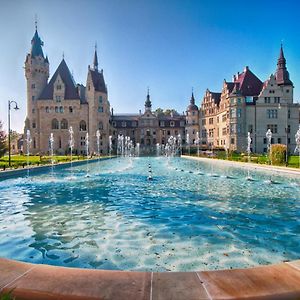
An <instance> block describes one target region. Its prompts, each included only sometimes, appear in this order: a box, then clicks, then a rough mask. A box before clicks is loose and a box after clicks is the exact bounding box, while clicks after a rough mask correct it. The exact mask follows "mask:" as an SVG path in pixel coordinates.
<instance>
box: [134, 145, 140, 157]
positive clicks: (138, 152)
mask: <svg viewBox="0 0 300 300" xmlns="http://www.w3.org/2000/svg"><path fill="white" fill-rule="evenodd" d="M135 155H136V156H137V157H139V156H140V143H136V146H135Z"/></svg>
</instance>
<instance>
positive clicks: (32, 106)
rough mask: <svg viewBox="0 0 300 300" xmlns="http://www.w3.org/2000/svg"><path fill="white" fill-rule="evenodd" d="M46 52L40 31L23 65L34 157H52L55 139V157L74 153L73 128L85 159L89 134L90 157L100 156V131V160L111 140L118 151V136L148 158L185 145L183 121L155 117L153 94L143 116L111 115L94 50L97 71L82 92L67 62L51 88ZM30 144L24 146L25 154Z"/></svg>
mask: <svg viewBox="0 0 300 300" xmlns="http://www.w3.org/2000/svg"><path fill="white" fill-rule="evenodd" d="M42 46H43V42H42V41H41V39H40V37H39V35H38V32H37V30H36V31H35V34H34V36H33V38H32V40H31V51H30V53H28V54H27V56H26V61H25V77H26V81H27V118H26V121H25V128H24V136H25V139H26V136H27V134H26V132H27V130H30V134H31V144H30V153H34V154H37V153H38V154H46V153H49V150H50V149H49V145H50V144H49V138H50V135H51V133H52V134H53V138H54V143H53V148H54V153H57V154H67V153H70V145H69V140H70V133H69V129H70V127H71V126H72V129H73V132H74V142H75V144H74V147H73V149H74V153H76V154H86V137H87V133H88V136H89V153H97V150H98V149H97V138H96V132H97V131H98V130H99V133H100V149H99V150H100V153H101V154H106V153H108V152H109V137H110V136H111V140H112V143H113V151H116V146H117V138H118V135H123V136H128V137H130V138H131V140H132V141H133V144H134V145H136V144H137V143H139V144H140V148H141V151H144V152H145V153H151V152H153V151H154V150H155V148H156V144H157V143H159V144H161V145H165V144H166V143H167V141H168V139H169V138H170V136H176V137H177V138H178V137H179V136H180V139H181V143H184V142H185V119H186V117H185V115H179V114H177V113H174V114H172V113H171V114H170V115H165V114H156V113H154V112H153V111H152V110H151V108H152V104H151V101H150V95H149V92H148V95H147V99H146V102H145V111H144V113H139V114H133V115H127V114H122V115H114V114H113V110H111V111H110V103H109V101H108V97H107V88H106V84H105V81H104V76H103V70H98V58H97V51H96V49H95V53H94V61H93V66H92V67H90V66H89V67H88V70H87V80H86V85H85V86H83V85H80V84H76V83H75V80H74V78H73V76H72V74H71V72H70V70H69V68H68V66H67V64H66V62H65V60H64V59H62V61H61V63H60V64H59V66H58V68H57V69H56V71H55V72H54V74H53V76H52V78H51V79H50V81H49V82H48V78H49V60H48V57H45V56H44V53H43V50H42ZM194 119H195V120H196V119H197V118H196V116H195V118H194ZM26 144H27V143H26V140H25V143H24V147H25V149H24V150H25V151H27V149H26Z"/></svg>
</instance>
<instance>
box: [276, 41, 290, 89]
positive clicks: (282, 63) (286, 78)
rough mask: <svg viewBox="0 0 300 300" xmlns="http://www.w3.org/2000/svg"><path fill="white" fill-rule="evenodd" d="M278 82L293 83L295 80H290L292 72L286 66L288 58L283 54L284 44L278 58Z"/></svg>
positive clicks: (283, 83)
mask: <svg viewBox="0 0 300 300" xmlns="http://www.w3.org/2000/svg"><path fill="white" fill-rule="evenodd" d="M276 82H277V84H278V85H293V82H292V81H291V80H290V74H289V72H288V70H287V68H286V59H285V57H284V54H283V48H282V44H281V47H280V53H279V58H278V60H277V70H276Z"/></svg>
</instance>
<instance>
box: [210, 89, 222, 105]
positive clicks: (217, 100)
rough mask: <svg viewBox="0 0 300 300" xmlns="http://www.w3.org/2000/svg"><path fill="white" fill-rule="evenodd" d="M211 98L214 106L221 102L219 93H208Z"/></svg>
mask: <svg viewBox="0 0 300 300" xmlns="http://www.w3.org/2000/svg"><path fill="white" fill-rule="evenodd" d="M210 93H211V98H212V99H213V100H214V102H215V104H217V105H219V103H220V101H221V93H216V92H210Z"/></svg>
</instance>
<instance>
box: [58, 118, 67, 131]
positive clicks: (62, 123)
mask: <svg viewBox="0 0 300 300" xmlns="http://www.w3.org/2000/svg"><path fill="white" fill-rule="evenodd" d="M60 128H61V129H68V121H67V120H66V119H62V120H61V122H60Z"/></svg>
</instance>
